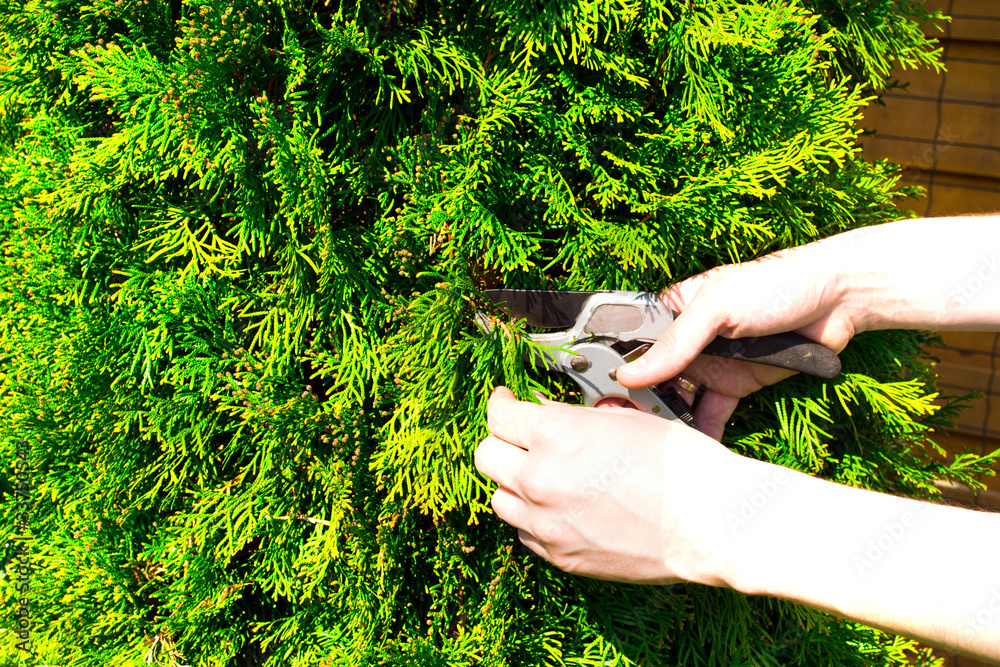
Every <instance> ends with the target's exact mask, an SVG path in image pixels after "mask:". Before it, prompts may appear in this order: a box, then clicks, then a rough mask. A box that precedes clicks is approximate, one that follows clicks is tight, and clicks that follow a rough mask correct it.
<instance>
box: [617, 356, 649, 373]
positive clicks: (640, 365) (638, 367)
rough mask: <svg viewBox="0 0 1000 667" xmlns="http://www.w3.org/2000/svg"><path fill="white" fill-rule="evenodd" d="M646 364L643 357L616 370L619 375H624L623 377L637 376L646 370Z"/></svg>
mask: <svg viewBox="0 0 1000 667" xmlns="http://www.w3.org/2000/svg"><path fill="white" fill-rule="evenodd" d="M648 365H649V364H648V362H647V361H646V358H645V357H639V358H638V359H636V360H635V361H632V362H629V363H627V364H625V365H624V366H622V367H621V368H619V369H618V372H619V373H624V374H625V375H638V374H639V373H641V372H643V371H644V370H646V366H648Z"/></svg>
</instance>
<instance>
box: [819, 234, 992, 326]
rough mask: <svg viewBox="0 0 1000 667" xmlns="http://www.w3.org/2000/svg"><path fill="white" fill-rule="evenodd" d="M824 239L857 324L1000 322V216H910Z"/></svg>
mask: <svg viewBox="0 0 1000 667" xmlns="http://www.w3.org/2000/svg"><path fill="white" fill-rule="evenodd" d="M828 241H829V252H830V255H831V257H832V258H834V259H833V261H835V262H837V263H838V264H839V265H840V271H839V275H840V276H841V280H842V282H843V291H844V295H845V299H846V300H847V305H848V307H849V308H850V309H851V310H852V312H853V313H854V319H855V321H856V326H857V329H858V331H864V330H872V329H896V328H899V329H904V328H918V329H934V330H938V331H943V330H967V331H992V330H998V329H1000V215H990V216H982V217H957V218H929V219H922V220H907V221H901V222H896V223H891V224H886V225H880V226H877V227H868V228H863V229H858V230H854V231H851V232H847V233H844V234H840V235H838V236H836V237H833V238H831V239H828ZM826 243H827V242H826V241H824V242H822V244H826Z"/></svg>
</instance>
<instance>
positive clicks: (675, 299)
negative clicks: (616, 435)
mask: <svg viewBox="0 0 1000 667" xmlns="http://www.w3.org/2000/svg"><path fill="white" fill-rule="evenodd" d="M701 282H702V281H701V280H692V281H685V282H684V283H681V284H679V285H675V286H674V287H672V288H670V289H669V290H667V291H666V292H664V293H663V294H662V295H661V298H662V299H663V301H664V303H666V304H667V305H668V306H671V308H672V309H677V308H683V310H682V311H681V313H680V315H678V316H677V319H675V320H674V322H673V324H671V325H670V328H668V329H667V330H666V331H665V332H664V333H663V335H661V336H660V338H659V340H657V341H656V342H655V343H654V344H653V346H652V347H651V348H649V350H648V351H647V352H646V353H645V354H644V355H642V356H641V357H639V358H638V359H636V360H635V361H633V362H631V363H629V364H626V365H624V366H622V367H621V368H619V369H618V373H617V377H618V381H619V382H621V383H622V386H625V387H649V386H652V385H655V384H659V383H660V382H664V381H665V380H669V379H670V378H673V377H676V376H677V375H678V374H679V373H680V372H681V371H682V370H684V369H685V368H687V367H688V366H689V365H690V364H691V362H692V361H694V360H695V358H696V357H697V356H698V355H699V354H701V351H702V350H704V349H705V346H706V345H708V343H709V342H711V341H712V340H714V339H715V337H716V335H717V334H718V332H719V329H720V328H721V326H720V325H721V323H722V319H721V318H720V317H719V316H718V314H717V313H716V309H714V308H712V307H710V306H709V304H708V302H707V300H706V299H704V298H702V299H696V298H691V300H690V304H689V305H687V306H686V307H685V306H684V304H685V303H686V301H687V299H685V297H686V296H688V295H690V294H691V292H692V290H695V291H696V290H697V288H698V287H700V286H701ZM688 283H691V284H688Z"/></svg>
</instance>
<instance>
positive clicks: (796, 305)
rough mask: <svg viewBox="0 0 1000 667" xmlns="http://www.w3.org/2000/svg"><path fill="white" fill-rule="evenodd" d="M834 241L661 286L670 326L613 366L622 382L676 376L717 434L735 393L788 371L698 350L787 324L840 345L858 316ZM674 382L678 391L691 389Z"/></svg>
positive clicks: (704, 425)
mask: <svg viewBox="0 0 1000 667" xmlns="http://www.w3.org/2000/svg"><path fill="white" fill-rule="evenodd" d="M838 252H839V248H838V247H837V246H836V244H834V243H828V242H818V243H813V244H810V245H807V246H802V247H800V248H794V249H792V250H788V251H783V252H780V253H775V254H773V255H768V256H766V257H763V258H761V259H758V260H755V261H753V262H747V263H745V264H741V265H729V266H722V267H718V268H716V269H712V270H711V271H707V272H705V273H702V274H700V275H697V276H694V277H693V278H690V279H688V280H685V281H683V282H681V283H678V284H676V285H674V286H672V287H671V288H670V289H668V290H666V291H665V292H664V293H663V294H662V295H661V298H662V299H663V301H664V303H665V304H666V305H667V306H668V307H669V308H670V309H671V310H673V311H674V312H679V313H680V314H679V315H678V316H677V318H676V320H675V321H674V323H673V325H672V326H671V327H670V328H669V329H668V330H667V331H666V333H664V334H663V336H661V337H660V339H659V340H658V341H657V342H656V343H655V344H654V345H653V347H651V348H650V349H649V350H648V351H647V352H646V353H645V354H644V355H643V356H642V357H640V358H639V359H638V360H636V361H634V362H632V363H631V364H628V365H625V366H623V367H621V368H619V369H618V373H617V377H618V380H619V382H621V383H622V385H624V386H626V387H644V386H650V385H655V384H659V383H661V382H664V381H668V380H670V379H671V378H675V377H677V376H678V375H681V376H682V377H684V378H686V379H687V380H690V381H691V382H692V383H694V384H696V385H704V386H705V388H706V391H705V393H704V395H703V396H702V398H701V399H700V401H699V402H698V405H697V407H696V409H695V411H694V420H695V425H696V426H697V427H698V429H699V430H701V431H702V432H703V433H705V434H706V435H709V436H711V437H712V438H715V439H716V440H718V439H720V438H721V437H722V433H723V431H724V429H725V425H726V422H727V420H728V419H729V417H730V416H731V415H732V413H733V410H735V409H736V405H737V403H738V401H739V399H740V398H742V397H744V396H747V395H749V394H751V393H753V392H755V391H757V390H758V389H760V388H761V387H764V386H767V385H771V384H774V383H775V382H778V381H780V380H783V379H785V378H787V377H789V376H791V375H793V372H792V371H788V370H784V369H780V368H775V367H772V366H764V365H761V364H752V363H747V362H742V361H734V360H732V359H726V358H721V357H711V356H707V355H702V354H701V351H702V350H703V349H704V347H705V345H707V344H708V343H709V342H710V341H711V340H713V339H714V338H715V337H716V336H724V337H726V338H752V337H756V336H765V335H768V334H776V333H784V332H788V331H794V332H797V333H800V334H802V335H803V336H805V337H806V338H809V339H811V340H813V341H816V342H818V343H822V344H823V345H826V346H827V347H829V348H830V349H832V350H834V351H835V352H840V351H841V350H842V349H844V347H845V346H846V345H847V342H848V341H849V340H850V339H851V337H852V336H853V335H854V334H855V333H856V331H857V329H858V324H857V323H858V322H859V321H860V318H858V316H857V315H856V312H855V311H856V306H855V304H854V301H853V299H852V298H850V297H849V295H848V294H847V293H846V292H847V290H846V289H845V287H844V284H845V280H844V279H843V278H842V276H841V275H840V267H841V265H840V263H839V261H838V257H837V253H838ZM684 384H685V383H680V384H679V385H678V386H677V389H678V391H680V392H681V393H682V395H684V396H685V398H687V399H688V402H690V401H691V399H692V398H693V394H691V392H690V391H689V390H688V389H687V388H685V387H684V386H683V385H684Z"/></svg>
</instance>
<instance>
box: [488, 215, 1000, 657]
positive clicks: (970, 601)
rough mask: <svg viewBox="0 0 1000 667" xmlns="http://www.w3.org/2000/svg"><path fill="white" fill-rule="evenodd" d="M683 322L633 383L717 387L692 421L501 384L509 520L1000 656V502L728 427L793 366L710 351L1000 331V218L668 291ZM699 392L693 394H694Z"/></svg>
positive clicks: (725, 273)
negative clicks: (778, 336)
mask: <svg viewBox="0 0 1000 667" xmlns="http://www.w3.org/2000/svg"><path fill="white" fill-rule="evenodd" d="M662 296H663V299H664V300H665V302H666V303H667V304H668V305H670V306H671V307H672V308H673V310H674V311H676V312H679V313H680V314H679V316H678V317H677V319H676V321H675V323H674V325H673V326H672V327H671V328H670V329H669V330H668V332H667V333H666V334H665V335H664V336H663V337H662V338H661V339H660V340H659V341H658V342H657V343H656V345H654V346H653V348H652V349H650V350H649V352H647V353H646V354H645V355H644V357H642V358H641V359H640V360H639V362H633V364H631V365H629V366H625V367H622V368H621V369H619V371H618V378H619V380H620V381H621V382H622V384H624V385H626V386H630V387H641V386H649V385H652V384H656V383H659V382H663V381H668V380H670V379H672V378H675V377H677V376H678V375H679V374H680V375H683V376H684V377H685V378H688V379H689V380H691V381H692V382H694V383H697V384H705V385H706V386H707V387H708V391H707V392H706V394H705V395H704V397H703V398H702V400H701V401H700V403H699V404H698V407H697V410H696V412H695V423H696V424H697V426H698V429H697V430H696V429H692V428H690V427H688V426H686V425H683V424H680V423H678V422H668V421H666V420H663V419H660V418H658V417H654V416H651V415H647V414H643V413H641V412H639V411H637V410H633V409H629V408H627V407H622V406H616V405H611V406H603V407H596V408H587V407H580V406H570V405H563V404H559V403H554V402H552V401H543V403H542V404H537V403H531V402H526V401H518V400H516V399H515V398H514V396H513V394H511V392H510V391H509V390H507V389H506V388H498V389H497V390H496V391H495V392H494V394H493V396H492V397H491V399H490V402H489V408H488V423H489V428H490V435H489V436H488V437H487V438H486V439H485V440H484V441H483V442H482V443H481V444H480V446H479V448H478V449H477V450H476V453H475V460H476V467H477V468H478V469H479V471H480V472H481V473H483V474H484V475H486V476H487V477H489V478H490V479H492V480H494V481H495V482H496V483H497V484H498V487H499V488H498V489H497V491H496V493H495V494H494V496H493V499H492V506H493V509H494V511H495V512H496V514H497V516H498V517H499V518H500V519H502V520H504V521H506V522H507V523H509V524H511V525H512V526H514V527H516V528H517V529H518V534H519V536H520V539H521V541H522V542H523V543H524V544H525V545H526V546H527V547H528V548H529V549H531V550H532V551H534V552H535V553H536V554H538V555H539V556H541V557H542V558H545V559H546V560H548V561H550V562H552V564H553V565H555V566H556V567H558V568H560V569H563V570H565V571H567V572H571V573H575V574H579V575H582V576H588V577H595V578H598V579H608V580H613V581H623V582H633V583H644V584H668V583H675V582H679V581H690V582H696V583H701V584H706V585H711V586H728V587H731V588H734V589H736V590H738V591H742V592H744V593H747V594H755V595H774V596H778V597H782V598H786V599H789V600H795V601H798V602H801V603H804V604H807V605H810V606H813V607H817V608H820V609H823V610H826V611H828V612H830V613H833V614H836V615H838V616H841V617H843V618H848V619H852V620H856V621H860V622H862V623H865V624H867V625H870V626H873V627H878V628H881V629H884V630H887V631H889V632H893V633H896V634H900V635H904V636H907V637H911V638H914V639H919V640H921V641H923V642H926V643H928V644H931V645H934V646H938V647H942V648H947V649H950V650H953V651H957V652H960V653H963V654H965V655H969V656H973V657H977V658H979V659H981V660H986V661H991V662H996V663H997V664H1000V513H989V512H979V511H973V510H966V509H960V508H955V507H948V506H943V505H936V504H932V503H925V502H919V501H915V500H911V499H907V498H898V497H894V496H889V495H885V494H879V493H874V492H870V491H865V490H861V489H856V488H850V487H847V486H843V485H840V484H835V483H832V482H828V481H825V480H822V479H817V478H814V477H811V476H809V475H805V474H802V473H799V472H795V471H792V470H789V469H786V468H781V467H779V466H775V465H772V464H769V463H763V462H760V461H756V460H753V459H748V458H745V457H741V456H738V455H737V454H734V453H732V452H731V451H730V450H728V449H727V448H725V447H724V446H722V445H721V444H720V443H719V442H718V440H719V438H721V436H722V434H723V430H724V427H725V424H726V421H727V420H728V419H729V417H730V416H731V414H732V412H733V410H734V409H735V407H736V405H737V402H738V400H739V399H740V398H742V397H744V396H746V395H748V394H750V393H752V392H753V391H756V390H757V389H760V388H761V387H763V386H765V385H769V384H774V383H775V382H778V381H780V380H782V379H784V378H785V377H788V375H790V373H789V372H787V371H782V370H778V369H774V368H769V367H766V366H759V365H753V364H744V363H741V362H731V361H720V360H718V359H716V358H713V357H707V356H701V355H700V352H701V350H702V349H703V348H704V346H705V345H706V344H707V342H708V341H709V340H711V339H712V338H714V337H715V336H716V335H723V336H727V337H731V338H739V337H752V336H759V335H766V334H772V333H780V332H784V331H797V332H799V333H801V334H803V335H805V336H807V337H809V338H811V339H813V340H815V341H818V342H821V343H823V344H824V345H826V346H828V347H830V348H832V349H834V350H836V351H838V352H839V351H840V350H842V349H843V348H844V347H845V346H846V345H847V342H848V341H849V340H850V338H851V337H852V336H854V335H855V334H857V333H860V332H862V331H868V330H876V329H894V328H918V329H933V330H937V331H944V330H967V331H1000V216H983V217H978V218H965V217H963V218H939V219H925V220H911V221H904V222H897V223H890V224H886V225H881V226H878V227H870V228H866V229H861V230H855V231H852V232H847V233H844V234H840V235H838V236H834V237H831V238H829V239H826V240H824V241H820V242H816V243H811V244H808V245H805V246H801V247H799V248H794V249H792V250H787V251H783V252H781V253H778V254H776V255H771V256H768V257H765V258H762V259H761V260H757V261H754V262H749V263H746V264H743V265H739V266H727V267H721V268H720V269H716V270H713V271H709V272H707V273H705V274H702V275H699V276H695V277H694V278H691V279H690V280H687V281H684V282H682V283H680V284H678V285H675V286H674V287H672V288H671V289H670V290H668V291H667V292H665V293H664V294H663V295H662ZM680 391H681V392H682V394H683V395H685V397H686V398H687V399H689V400H690V399H691V398H692V397H691V395H690V394H688V393H685V390H683V389H680Z"/></svg>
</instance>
